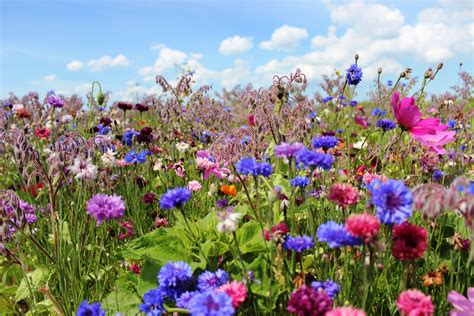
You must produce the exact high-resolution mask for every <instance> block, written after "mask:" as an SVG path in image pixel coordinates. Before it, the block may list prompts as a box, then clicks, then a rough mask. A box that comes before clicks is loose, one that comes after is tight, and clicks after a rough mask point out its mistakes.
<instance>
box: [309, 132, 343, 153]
mask: <svg viewBox="0 0 474 316" xmlns="http://www.w3.org/2000/svg"><path fill="white" fill-rule="evenodd" d="M338 141H339V139H338V138H337V137H334V136H318V137H315V138H313V141H312V142H311V145H312V146H313V148H315V149H317V148H322V149H323V150H324V151H327V150H328V149H329V148H334V147H336V145H337V142H338Z"/></svg>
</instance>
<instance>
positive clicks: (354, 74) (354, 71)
mask: <svg viewBox="0 0 474 316" xmlns="http://www.w3.org/2000/svg"><path fill="white" fill-rule="evenodd" d="M346 80H347V83H348V84H350V85H353V86H357V85H358V84H359V82H361V80H362V69H361V68H359V67H357V65H356V64H353V65H351V66H350V67H349V69H347V71H346Z"/></svg>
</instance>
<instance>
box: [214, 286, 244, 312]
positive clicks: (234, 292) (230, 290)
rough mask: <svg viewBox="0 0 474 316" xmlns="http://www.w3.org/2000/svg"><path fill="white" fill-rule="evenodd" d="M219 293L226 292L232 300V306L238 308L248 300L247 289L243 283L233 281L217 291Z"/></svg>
mask: <svg viewBox="0 0 474 316" xmlns="http://www.w3.org/2000/svg"><path fill="white" fill-rule="evenodd" d="M217 290H218V291H221V292H224V293H226V294H227V295H229V297H230V298H231V299H232V305H233V306H234V307H235V308H238V307H239V306H240V304H242V303H243V302H244V301H245V299H246V298H247V288H246V287H245V285H244V284H243V283H239V282H237V281H232V282H231V283H226V284H224V285H222V286H221V287H220V288H218V289H217Z"/></svg>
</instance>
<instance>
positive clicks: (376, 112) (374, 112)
mask: <svg viewBox="0 0 474 316" xmlns="http://www.w3.org/2000/svg"><path fill="white" fill-rule="evenodd" d="M385 115H387V112H385V111H384V110H381V109H379V108H374V109H373V110H372V116H379V117H381V116H385Z"/></svg>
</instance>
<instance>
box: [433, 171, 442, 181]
mask: <svg viewBox="0 0 474 316" xmlns="http://www.w3.org/2000/svg"><path fill="white" fill-rule="evenodd" d="M443 176H444V172H443V171H441V170H435V171H434V172H433V180H434V181H439V180H441V178H442V177H443Z"/></svg>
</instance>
